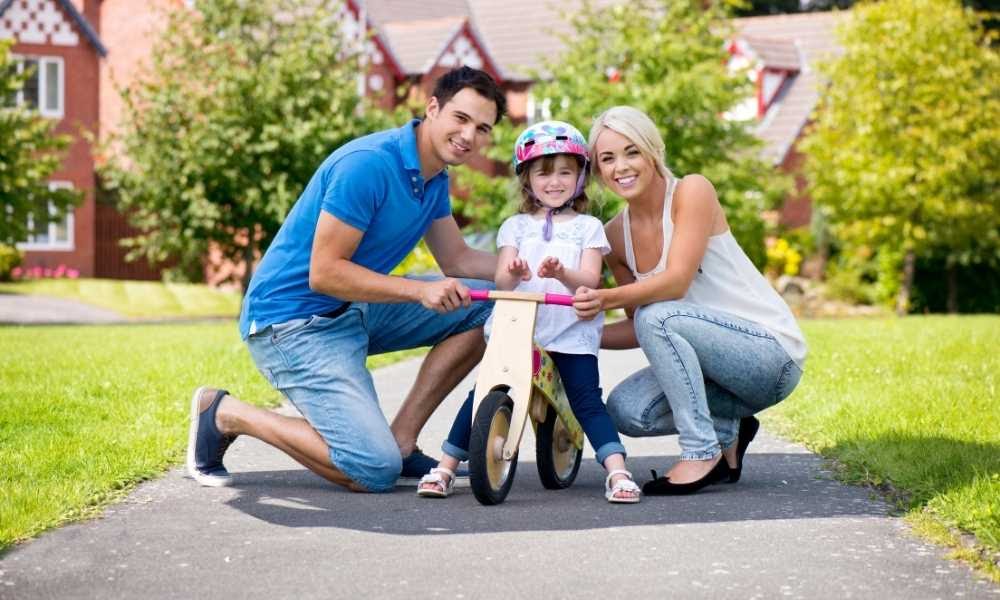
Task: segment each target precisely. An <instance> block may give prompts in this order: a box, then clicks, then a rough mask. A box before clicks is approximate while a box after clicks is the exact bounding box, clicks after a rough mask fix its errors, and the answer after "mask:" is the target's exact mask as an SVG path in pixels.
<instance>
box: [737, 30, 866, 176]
mask: <svg viewBox="0 0 1000 600" xmlns="http://www.w3.org/2000/svg"><path fill="white" fill-rule="evenodd" d="M847 14H848V13H846V12H814V13H798V14H791V15H772V16H764V17H748V18H744V19H735V20H734V26H735V29H736V34H737V36H738V37H739V38H740V40H742V41H743V42H745V43H746V44H747V45H749V46H750V48H751V50H752V51H753V52H754V54H756V56H757V58H758V59H759V60H760V61H761V62H762V63H763V65H764V66H765V67H770V68H773V69H781V70H792V71H795V70H797V71H798V72H797V73H795V74H792V75H791V76H790V77H789V80H788V81H787V82H786V83H785V85H784V87H783V88H782V90H781V91H780V92H779V93H778V96H777V97H775V99H774V101H773V102H772V103H771V108H770V109H768V112H767V114H765V115H764V118H763V120H762V121H761V122H760V124H759V125H758V126H757V129H756V131H755V134H756V135H757V137H758V138H760V139H761V140H762V141H763V142H764V149H763V156H764V158H765V160H769V161H771V162H772V163H774V164H779V163H781V162H782V161H783V160H784V159H785V156H787V154H788V151H789V150H790V149H791V147H792V146H793V145H794V143H795V140H797V139H798V137H799V134H800V133H801V132H802V128H803V127H805V125H806V123H807V122H808V121H809V117H810V115H811V114H812V111H813V109H814V108H815V107H816V104H817V103H818V102H819V87H818V86H819V83H820V82H819V79H818V77H817V73H816V68H815V67H816V64H817V63H818V62H819V61H821V60H823V59H825V58H828V57H834V56H836V55H837V54H838V53H839V52H840V47H839V46H838V45H837V41H836V36H835V28H836V26H837V24H839V23H840V22H842V21H843V20H844V19H845V18H846V15H847Z"/></svg>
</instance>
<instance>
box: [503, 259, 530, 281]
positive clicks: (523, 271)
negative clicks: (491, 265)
mask: <svg viewBox="0 0 1000 600" xmlns="http://www.w3.org/2000/svg"><path fill="white" fill-rule="evenodd" d="M507 272H508V273H510V275H511V276H512V277H514V278H515V279H521V280H522V281H528V280H530V279H531V268H530V267H529V266H528V261H526V260H524V259H523V258H520V257H517V256H515V257H514V258H512V259H510V262H509V263H507Z"/></svg>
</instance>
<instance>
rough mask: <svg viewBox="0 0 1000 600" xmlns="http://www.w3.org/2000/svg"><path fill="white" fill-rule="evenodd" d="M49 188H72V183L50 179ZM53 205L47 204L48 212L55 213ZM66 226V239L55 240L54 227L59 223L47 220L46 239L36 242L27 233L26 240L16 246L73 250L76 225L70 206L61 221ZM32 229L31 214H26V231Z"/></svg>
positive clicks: (21, 247)
mask: <svg viewBox="0 0 1000 600" xmlns="http://www.w3.org/2000/svg"><path fill="white" fill-rule="evenodd" d="M49 189H53V190H55V189H73V184H72V183H71V182H69V181H50V182H49ZM55 212H56V210H55V206H53V205H52V204H51V203H50V204H49V214H50V215H55ZM62 223H63V224H64V225H65V227H66V239H65V240H61V241H60V240H56V229H57V228H58V227H59V225H60V223H59V222H57V221H50V222H49V230H48V241H45V242H37V241H34V240H33V239H32V234H31V233H29V234H28V241H25V242H18V244H17V247H18V248H20V249H21V250H47V251H48V250H57V251H73V250H75V249H76V244H75V243H74V242H75V235H74V226H75V225H76V219H75V215H74V209H72V208H70V209H69V210H67V211H66V214H65V216H64V217H63V222H62ZM33 229H34V220H33V219H32V217H31V215H30V214H29V215H28V231H29V232H31V231H32V230H33Z"/></svg>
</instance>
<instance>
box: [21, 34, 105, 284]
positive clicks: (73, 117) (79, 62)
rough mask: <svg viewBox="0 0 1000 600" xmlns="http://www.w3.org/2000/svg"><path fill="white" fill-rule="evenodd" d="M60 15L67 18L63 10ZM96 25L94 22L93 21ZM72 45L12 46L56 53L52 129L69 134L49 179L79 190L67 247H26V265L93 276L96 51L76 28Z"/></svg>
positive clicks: (37, 53)
mask: <svg viewBox="0 0 1000 600" xmlns="http://www.w3.org/2000/svg"><path fill="white" fill-rule="evenodd" d="M65 18H66V19H70V17H69V15H66V17H65ZM95 27H96V26H95ZM78 33H79V36H80V40H79V43H78V44H77V45H76V46H55V45H48V44H46V45H39V44H23V43H17V44H15V45H14V48H13V51H14V53H15V54H20V55H25V56H50V57H61V58H62V59H63V65H64V70H63V72H64V80H63V86H64V88H63V89H64V112H63V118H62V120H61V121H60V122H59V124H58V125H57V126H56V132H57V133H60V134H67V135H70V136H72V137H73V142H72V144H71V145H70V147H69V149H68V152H67V154H66V156H65V159H64V160H63V164H62V167H61V168H60V169H59V170H58V171H56V172H55V173H54V174H53V175H52V177H51V179H52V180H56V181H68V182H70V183H72V184H73V187H74V188H76V189H77V190H80V191H82V192H84V194H85V197H84V202H83V204H82V205H81V206H79V207H77V209H76V211H75V213H74V228H73V244H74V248H73V250H69V251H55V250H52V251H28V252H26V253H25V266H27V267H29V268H30V267H35V266H41V267H55V266H58V265H60V264H63V265H66V266H67V267H71V268H74V269H77V270H79V271H80V274H81V275H82V276H85V277H90V276H93V275H94V226H95V223H94V220H95V206H94V184H95V180H94V159H93V155H92V153H91V148H90V144H89V143H88V142H87V141H86V139H85V137H84V132H91V133H96V132H97V130H98V102H99V94H98V77H99V73H98V54H97V51H96V50H95V49H94V47H93V46H92V45H90V42H89V41H87V39H86V37H85V36H84V35H83V32H78Z"/></svg>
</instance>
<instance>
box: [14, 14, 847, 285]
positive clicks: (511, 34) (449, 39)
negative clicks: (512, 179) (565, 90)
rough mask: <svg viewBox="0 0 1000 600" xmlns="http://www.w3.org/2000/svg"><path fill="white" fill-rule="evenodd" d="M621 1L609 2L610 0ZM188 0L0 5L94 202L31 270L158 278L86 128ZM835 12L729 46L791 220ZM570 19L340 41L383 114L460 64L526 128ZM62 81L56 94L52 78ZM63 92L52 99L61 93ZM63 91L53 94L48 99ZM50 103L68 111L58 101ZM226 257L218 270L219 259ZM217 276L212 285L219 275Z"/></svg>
mask: <svg viewBox="0 0 1000 600" xmlns="http://www.w3.org/2000/svg"><path fill="white" fill-rule="evenodd" d="M604 1H610V0H604ZM188 4H189V2H187V1H186V0H0V38H4V37H8V38H9V37H13V38H15V40H16V44H15V46H14V53H15V54H16V55H18V56H22V57H24V58H25V59H26V60H36V59H37V60H39V64H40V66H41V67H42V68H40V69H39V73H40V76H39V78H38V81H39V82H40V83H39V84H37V85H35V87H33V88H31V90H28V91H27V92H26V93H29V94H34V96H33V97H32V98H31V99H30V100H31V101H35V102H39V101H41V106H42V112H43V114H46V115H47V116H50V117H51V118H58V119H59V124H58V127H57V130H58V131H59V132H60V133H67V134H70V135H73V136H74V142H73V145H72V147H71V149H70V152H69V154H68V156H67V158H66V160H65V162H64V165H63V168H62V169H61V170H60V171H59V172H58V173H56V175H55V176H54V177H53V184H54V185H72V186H73V187H74V188H76V189H80V190H83V191H84V192H85V195H86V198H85V201H84V203H83V204H82V205H81V206H80V207H78V208H77V209H76V211H75V212H74V214H73V215H71V216H69V217H68V218H67V219H66V220H65V221H64V222H63V223H61V224H54V225H52V226H50V228H49V231H48V232H47V235H39V236H33V238H32V239H30V240H28V241H27V242H26V243H25V244H24V245H23V246H22V247H23V248H24V249H25V250H26V254H27V266H29V267H30V266H35V265H39V266H49V267H52V266H55V265H57V264H65V265H66V266H68V267H73V268H76V269H78V270H79V271H80V273H81V274H82V275H84V276H96V277H113V278H129V279H150V278H158V277H159V273H158V272H157V271H156V270H154V269H151V268H149V267H148V266H147V265H146V264H145V263H144V262H136V263H126V262H125V261H124V251H123V250H122V249H121V248H120V247H119V246H118V241H119V240H120V239H122V238H123V237H127V236H128V235H130V234H131V230H130V229H129V228H128V225H127V224H126V222H125V219H124V218H123V217H122V216H121V215H120V214H119V213H118V212H117V211H116V210H115V209H114V207H113V206H112V205H110V204H108V203H106V202H102V201H101V199H100V196H99V195H97V197H95V191H94V190H95V187H96V183H97V182H96V178H95V175H94V164H95V156H94V155H93V152H92V150H91V148H90V145H89V143H88V142H87V141H86V140H85V139H84V138H83V136H82V135H81V131H84V130H85V131H89V132H93V133H96V134H98V135H99V136H100V137H101V138H105V137H106V136H107V134H108V133H109V132H111V131H114V130H115V128H116V127H117V126H118V123H120V121H121V118H122V108H123V107H122V100H121V98H120V96H119V93H118V90H119V89H120V88H123V87H126V86H127V85H128V84H129V83H130V82H132V81H134V80H135V78H136V77H137V76H138V74H139V73H141V71H142V68H143V65H144V64H145V62H146V60H147V59H148V57H149V55H150V51H151V48H152V44H153V41H154V40H156V39H157V38H158V36H159V34H160V33H161V32H162V31H163V29H164V27H165V22H164V21H165V20H164V18H163V14H164V11H171V10H184V9H186V6H187V5H188ZM840 18H841V16H840V14H837V13H805V14H798V15H778V16H767V17H753V18H746V19H737V20H736V22H735V25H736V30H737V36H736V38H735V39H734V40H733V41H732V43H731V44H730V45H729V48H728V49H729V52H730V55H731V63H733V65H734V66H737V65H743V66H749V67H751V73H752V74H753V76H754V78H755V84H756V94H755V97H754V98H752V99H750V100H749V101H748V103H747V105H746V106H744V107H742V109H743V110H744V112H747V111H749V112H748V114H747V115H744V116H746V117H749V118H751V119H754V120H756V125H755V132H756V134H757V135H758V136H759V137H760V138H761V139H762V140H763V141H764V144H765V147H764V150H763V153H764V157H765V159H766V160H768V161H770V162H771V164H774V165H775V167H776V168H779V169H782V170H784V171H786V172H789V173H793V174H796V179H797V186H796V191H795V192H794V193H793V194H792V195H791V196H790V197H789V199H788V201H787V203H786V205H785V208H784V210H783V211H782V213H781V222H782V223H783V224H785V225H787V226H791V227H794V226H798V225H802V224H804V223H808V222H809V215H810V201H809V199H808V197H807V196H806V195H805V193H804V185H805V184H804V180H803V179H802V176H801V175H800V174H798V173H799V170H800V166H801V163H802V159H803V157H802V155H801V153H799V152H798V150H797V147H796V142H797V140H798V138H799V136H800V135H801V133H802V131H803V128H804V126H805V125H806V123H807V122H808V118H809V115H810V113H811V112H812V110H813V108H814V107H815V105H816V102H817V99H818V90H817V88H816V84H817V81H816V76H815V72H814V68H813V65H814V62H815V61H816V60H817V59H819V58H821V57H822V56H823V55H824V54H826V53H828V52H831V51H834V50H835V49H836V48H835V43H834V41H833V27H834V25H835V24H836V22H837V21H838V20H839V19H840ZM562 19H563V15H562V14H561V13H559V12H558V11H555V10H554V9H553V8H552V7H551V6H549V4H548V3H544V2H537V1H536V0H505V1H504V2H499V1H498V0H437V1H435V2H429V3H422V2H416V1H414V0H346V1H345V4H344V6H343V8H342V9H341V14H340V18H339V23H340V34H341V35H343V36H344V37H345V38H346V39H354V40H358V41H359V42H360V41H361V40H364V41H363V42H361V43H364V49H365V70H364V73H363V74H362V75H359V81H358V84H359V89H363V90H364V91H365V93H368V94H372V95H377V96H379V100H378V102H379V103H380V105H381V106H383V107H384V108H393V107H394V106H396V105H397V104H399V103H401V102H403V101H405V100H406V99H413V98H416V99H420V98H423V97H425V96H426V94H428V93H429V92H430V88H431V86H432V85H433V82H434V80H435V79H436V78H437V76H438V75H440V74H441V73H442V72H444V71H446V70H447V69H450V68H453V67H455V66H458V65H468V66H472V67H476V68H482V69H484V70H486V71H487V72H489V73H490V74H491V75H493V76H494V77H495V78H496V79H497V81H499V82H500V83H501V85H502V87H503V88H504V89H505V91H506V93H507V98H508V106H509V116H510V118H511V119H512V120H514V121H515V122H525V121H530V120H533V119H536V118H542V117H546V116H548V114H547V113H548V110H547V108H548V107H547V105H546V104H545V103H544V102H542V101H541V100H540V99H536V98H534V97H533V96H532V94H531V85H532V83H533V78H532V76H531V74H530V73H532V72H535V71H541V66H542V65H541V57H544V56H552V55H554V54H557V53H558V52H559V51H560V50H561V48H562V41H561V40H560V39H559V38H558V37H557V36H554V35H552V32H553V31H558V28H559V27H560V24H561V23H563V22H564V21H562ZM50 80H52V81H57V82H58V84H57V87H56V88H53V87H51V86H50V85H49V83H48V82H49V81H50ZM54 89H55V90H57V92H54V91H53V90H54ZM50 96H51V98H50ZM50 99H57V100H58V102H55V100H53V102H55V103H52V104H51V105H50V104H49V103H48V101H49V100H50ZM472 166H474V167H476V168H478V169H480V170H482V171H484V172H487V173H489V174H495V173H497V172H498V171H499V169H501V168H502V167H500V166H499V165H497V164H494V163H492V162H491V161H488V160H486V159H485V158H477V159H476V160H475V161H474V162H473V163H472ZM210 262H214V261H210ZM219 267H222V271H230V272H231V271H232V269H233V266H232V265H229V266H222V265H217V266H216V267H215V268H213V269H210V271H209V273H208V275H209V276H210V280H213V281H215V280H218V279H219V276H220V275H221V274H222V273H221V272H220V271H219Z"/></svg>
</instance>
